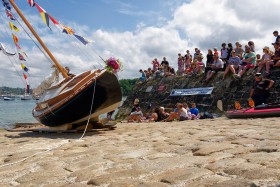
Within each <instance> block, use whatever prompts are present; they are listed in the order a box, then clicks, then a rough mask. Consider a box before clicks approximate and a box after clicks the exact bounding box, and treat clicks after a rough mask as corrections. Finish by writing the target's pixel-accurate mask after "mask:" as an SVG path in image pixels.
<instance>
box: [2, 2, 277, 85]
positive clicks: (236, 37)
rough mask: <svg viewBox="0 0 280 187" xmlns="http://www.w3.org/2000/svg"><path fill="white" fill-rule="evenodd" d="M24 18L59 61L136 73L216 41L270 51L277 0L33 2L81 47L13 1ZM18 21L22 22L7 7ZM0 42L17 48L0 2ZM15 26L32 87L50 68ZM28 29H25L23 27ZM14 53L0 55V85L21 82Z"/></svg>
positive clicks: (76, 69)
mask: <svg viewBox="0 0 280 187" xmlns="http://www.w3.org/2000/svg"><path fill="white" fill-rule="evenodd" d="M15 2H16V3H17V5H18V7H19V8H20V9H21V10H22V12H23V13H24V15H25V16H26V17H27V19H28V20H29V22H30V23H31V24H32V25H33V27H34V28H35V30H36V31H37V33H38V34H39V35H40V36H41V38H42V39H43V41H44V42H45V44H46V45H47V46H48V48H49V49H50V51H52V53H53V55H54V56H55V58H56V59H57V60H58V61H59V63H60V64H61V65H62V66H69V67H70V69H71V72H72V73H74V74H79V73H82V72H84V71H87V70H89V69H94V68H103V67H104V65H105V64H104V62H103V61H102V59H108V58H110V57H115V58H118V59H119V60H120V61H121V62H122V65H123V68H122V70H121V71H120V72H119V73H118V74H119V78H120V79H127V78H128V79H129V78H137V77H140V73H139V69H147V68H148V67H152V65H151V61H152V60H153V59H154V58H158V59H159V60H160V61H161V60H162V58H163V57H166V58H167V60H168V61H169V63H170V65H171V66H173V67H174V68H175V69H177V55H178V53H182V54H184V53H185V51H186V50H187V49H188V50H190V52H191V53H194V48H195V47H198V48H199V49H201V51H202V53H203V54H204V56H206V53H207V49H209V48H210V49H213V48H214V47H218V48H221V43H223V42H225V43H233V44H234V43H235V42H236V41H239V42H240V43H241V44H243V46H244V45H245V44H246V43H247V42H248V41H249V40H252V41H254V43H255V46H256V51H257V53H260V54H262V48H263V47H264V46H268V47H270V49H272V50H273V46H272V45H271V43H272V42H273V41H275V37H274V36H273V34H272V32H273V31H274V30H278V31H280V28H279V24H277V18H278V17H279V15H280V11H279V7H280V1H279V0H258V1H257V2H256V1H253V0H235V1H232V0H207V1H206V0H153V1H151V0H141V1H140V0H82V1H81V0H80V1H77V0H64V1H57V0H35V2H36V3H38V4H39V5H40V6H41V7H42V8H44V9H45V10H46V11H47V12H48V13H49V14H50V15H51V16H53V17H54V18H55V19H56V20H58V21H59V22H60V23H63V24H64V25H66V26H68V27H70V28H72V29H73V30H75V32H76V33H77V34H79V35H81V36H83V37H85V38H87V39H88V40H91V41H92V43H90V44H89V45H86V46H84V45H83V44H82V43H80V42H79V41H78V40H76V39H75V38H73V37H71V36H69V35H66V34H63V33H61V32H60V31H59V30H58V29H57V28H56V27H55V26H54V25H53V24H52V23H50V27H51V30H50V29H49V28H48V27H47V26H46V25H44V23H43V21H42V19H41V17H40V14H39V12H38V10H37V9H36V8H35V7H29V5H28V3H27V2H26V0H15ZM12 12H13V14H14V15H15V17H16V18H18V20H19V22H20V23H21V25H23V22H22V21H21V19H20V18H19V17H18V16H17V14H16V13H15V11H14V10H12ZM0 15H1V17H0V18H1V19H0V42H1V43H3V44H4V45H5V47H6V50H7V51H9V52H16V48H15V45H14V44H13V42H12V41H13V40H12V37H11V30H10V28H9V27H8V22H9V20H8V18H7V17H6V15H5V13H4V9H3V6H2V5H1V8H0ZM14 24H15V25H16V26H17V27H18V28H19V29H20V32H19V33H15V34H16V35H17V37H18V38H19V45H20V46H21V47H22V49H23V50H24V51H25V53H26V54H27V56H28V58H27V61H26V62H24V63H25V65H26V66H27V67H28V68H29V75H28V76H29V83H30V85H31V87H33V88H35V87H36V86H38V85H39V84H40V82H41V81H42V80H43V79H44V78H45V77H47V76H48V75H49V74H50V73H51V71H52V69H51V68H50V67H51V62H50V61H49V60H48V58H46V57H45V56H44V55H43V54H42V53H41V52H40V50H39V49H38V48H37V47H36V45H34V43H33V42H32V40H31V39H30V38H29V37H28V35H27V34H26V33H25V32H24V29H26V30H28V29H27V28H26V27H25V26H23V28H24V29H23V28H21V26H20V25H19V24H18V23H16V22H14ZM27 32H28V33H30V32H29V31H27ZM20 63H21V62H20V61H19V60H18V58H17V57H16V56H15V57H10V58H8V57H7V56H5V55H4V54H3V53H0V86H10V87H25V82H24V79H23V76H22V71H21V69H20Z"/></svg>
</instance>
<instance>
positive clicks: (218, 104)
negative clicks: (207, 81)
mask: <svg viewBox="0 0 280 187" xmlns="http://www.w3.org/2000/svg"><path fill="white" fill-rule="evenodd" d="M217 107H218V109H219V110H220V111H222V112H223V111H224V109H223V101H222V100H218V101H217Z"/></svg>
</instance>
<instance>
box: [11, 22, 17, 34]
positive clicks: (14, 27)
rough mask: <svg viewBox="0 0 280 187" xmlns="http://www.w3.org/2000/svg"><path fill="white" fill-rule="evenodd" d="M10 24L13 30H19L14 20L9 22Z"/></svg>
mask: <svg viewBox="0 0 280 187" xmlns="http://www.w3.org/2000/svg"><path fill="white" fill-rule="evenodd" d="M9 25H10V28H11V30H14V31H16V32H19V29H18V28H17V27H16V26H15V25H14V24H13V23H12V22H9Z"/></svg>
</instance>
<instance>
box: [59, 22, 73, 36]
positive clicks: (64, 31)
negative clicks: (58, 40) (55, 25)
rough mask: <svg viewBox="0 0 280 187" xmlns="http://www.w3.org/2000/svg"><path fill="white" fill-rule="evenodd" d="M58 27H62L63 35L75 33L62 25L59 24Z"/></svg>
mask: <svg viewBox="0 0 280 187" xmlns="http://www.w3.org/2000/svg"><path fill="white" fill-rule="evenodd" d="M59 24H60V26H61V27H62V32H63V33H65V34H70V35H72V34H75V31H74V30H73V29H71V28H69V27H66V26H65V25H63V24H62V23H59Z"/></svg>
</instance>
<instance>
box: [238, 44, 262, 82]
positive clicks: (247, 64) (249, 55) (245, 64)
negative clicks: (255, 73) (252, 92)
mask: <svg viewBox="0 0 280 187" xmlns="http://www.w3.org/2000/svg"><path fill="white" fill-rule="evenodd" d="M256 59H257V57H256V54H255V53H254V52H252V51H251V48H250V47H249V46H248V45H245V54H244V55H243V59H242V62H241V64H240V66H241V67H240V68H239V72H238V74H234V77H236V78H241V77H242V75H244V73H246V72H247V71H248V70H249V69H251V68H254V67H255V65H256Z"/></svg>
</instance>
